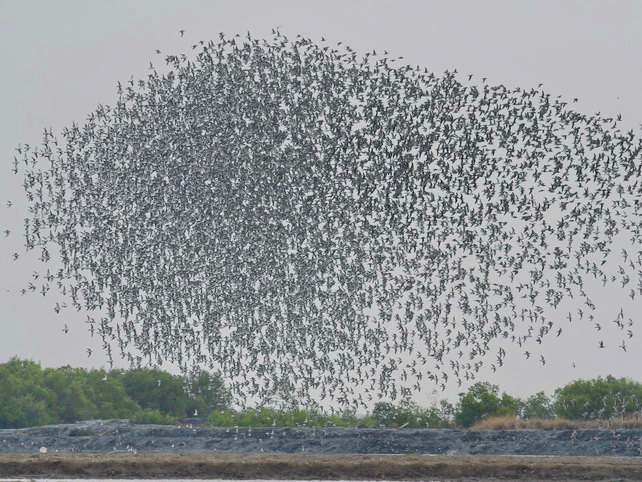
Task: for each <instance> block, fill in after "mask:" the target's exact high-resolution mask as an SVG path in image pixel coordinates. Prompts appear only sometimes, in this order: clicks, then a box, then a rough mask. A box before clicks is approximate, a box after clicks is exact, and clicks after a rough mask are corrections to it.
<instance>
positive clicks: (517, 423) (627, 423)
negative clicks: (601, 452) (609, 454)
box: [470, 416, 642, 430]
mask: <svg viewBox="0 0 642 482" xmlns="http://www.w3.org/2000/svg"><path fill="white" fill-rule="evenodd" d="M592 428H617V429H625V428H642V419H636V418H626V419H624V420H622V419H613V420H568V419H565V418H553V419H548V420H546V419H539V418H536V419H531V420H522V419H517V418H515V417H511V416H505V417H492V418H487V419H485V420H482V421H480V422H477V423H476V424H475V425H473V426H472V427H470V429H471V430H583V429H584V430H586V429H592Z"/></svg>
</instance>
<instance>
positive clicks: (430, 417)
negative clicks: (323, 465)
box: [0, 357, 642, 428]
mask: <svg viewBox="0 0 642 482" xmlns="http://www.w3.org/2000/svg"><path fill="white" fill-rule="evenodd" d="M232 406H233V399H232V396H231V395H230V392H229V390H228V389H227V388H226V386H225V383H224V382H223V380H222V378H221V376H220V375H219V374H217V373H210V372H207V371H200V372H196V373H194V374H192V375H190V376H188V377H187V378H186V379H185V378H183V377H180V376H175V375H172V374H170V373H168V372H166V371H163V370H159V369H153V368H136V369H131V370H122V369H114V370H102V369H92V370H86V369H84V368H73V367H70V366H64V367H60V368H42V367H41V366H40V364H39V363H36V362H34V361H32V360H25V359H20V358H17V357H13V358H11V359H10V360H9V361H8V362H6V363H2V364H0V428H20V427H28V426H37V425H47V424H57V423H73V422H76V421H78V420H91V419H113V418H120V419H131V420H133V421H134V422H137V423H162V424H175V423H178V421H179V420H180V419H183V418H189V417H199V418H204V419H207V423H208V424H211V425H216V426H228V427H232V426H239V427H242V426H254V427H259V426H276V427H283V426H297V425H298V426H352V427H371V428H374V427H402V426H403V427H410V428H426V427H428V428H440V427H453V428H468V427H472V426H473V425H475V424H476V423H479V422H480V421H482V420H486V419H489V418H492V417H499V416H508V417H517V418H520V419H524V420H533V419H538V420H540V419H545V420H546V419H568V420H608V419H619V418H621V419H625V418H627V417H636V418H638V417H640V415H642V384H640V383H638V382H635V381H633V380H630V379H628V378H615V377H613V376H610V375H609V376H607V377H605V378H602V377H598V378H596V379H593V380H575V381H573V382H571V383H569V384H567V385H565V386H563V387H560V388H558V389H556V390H555V392H554V395H553V396H552V397H549V396H547V395H546V394H545V393H544V392H539V393H536V394H535V395H533V396H531V397H528V398H526V399H520V398H517V397H513V396H511V395H509V394H507V393H505V392H502V393H500V390H499V387H498V386H497V385H493V384H490V383H487V382H478V383H476V384H474V385H473V386H471V387H470V388H469V389H468V390H467V391H466V392H462V393H460V394H459V398H458V400H457V402H456V403H454V404H453V403H450V402H449V401H447V400H440V401H438V402H433V403H431V404H429V405H428V406H421V405H419V404H417V403H415V402H411V401H401V402H399V403H392V402H378V403H376V404H375V405H374V407H373V409H372V411H371V412H368V413H367V414H366V415H365V416H357V415H356V414H355V413H354V412H350V411H346V412H343V413H338V414H327V413H324V412H322V411H318V410H310V409H307V410H306V409H303V408H300V407H296V406H292V407H291V408H289V409H276V408H274V407H256V408H251V407H250V408H245V409H243V410H235V409H233V408H231V407H232Z"/></svg>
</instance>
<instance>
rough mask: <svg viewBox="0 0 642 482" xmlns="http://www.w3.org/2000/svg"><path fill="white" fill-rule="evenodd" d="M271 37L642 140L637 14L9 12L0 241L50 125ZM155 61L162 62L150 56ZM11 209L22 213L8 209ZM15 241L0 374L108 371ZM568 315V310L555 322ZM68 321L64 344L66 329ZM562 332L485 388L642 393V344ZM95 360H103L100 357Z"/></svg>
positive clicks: (573, 5) (0, 284) (522, 10)
mask: <svg viewBox="0 0 642 482" xmlns="http://www.w3.org/2000/svg"><path fill="white" fill-rule="evenodd" d="M277 26H281V29H280V30H281V32H282V33H283V34H285V35H286V36H288V37H295V36H296V35H297V34H301V35H303V36H306V37H310V38H312V39H313V40H317V41H318V40H320V38H321V36H324V37H325V38H326V39H327V41H328V42H329V43H333V44H336V42H340V41H341V42H344V43H345V44H347V45H350V46H351V47H352V48H354V49H355V50H356V51H357V52H360V53H365V52H366V51H371V50H372V49H376V50H377V51H380V50H381V51H382V50H384V49H385V50H387V51H388V52H390V54H391V55H395V56H396V55H398V56H404V57H405V62H408V63H410V64H413V65H415V64H419V65H421V66H424V67H427V68H428V70H430V71H433V72H435V73H442V72H443V71H444V70H447V69H448V70H453V69H455V68H456V69H457V71H458V72H459V76H460V80H461V81H464V79H465V77H466V76H467V75H468V74H473V75H474V78H476V79H481V78H482V77H487V78H488V80H487V82H488V83H489V84H491V85H492V84H504V85H506V86H507V87H509V88H512V87H516V86H520V87H523V88H531V87H536V86H537V85H538V84H539V83H543V84H544V85H543V88H544V89H546V90H547V91H548V92H550V93H551V94H553V95H555V96H557V95H561V96H562V97H563V98H564V99H565V100H567V101H568V102H571V101H572V99H573V98H575V97H577V98H579V101H578V102H577V104H575V108H576V109H577V110H579V111H581V112H584V113H586V114H594V113H596V112H598V111H600V112H601V113H602V114H603V115H606V116H616V115H617V114H620V113H621V114H622V115H623V124H622V126H623V129H629V128H634V129H635V130H636V132H637V133H638V134H639V133H640V129H639V127H638V126H639V125H640V124H642V93H641V91H640V86H641V85H642V62H640V61H639V59H640V54H639V52H642V2H639V1H633V0H632V1H608V2H607V1H588V0H578V1H571V0H564V1H547V0H537V1H518V0H506V1H479V0H471V1H452V0H448V1H365V0H364V1H341V0H338V1H323V2H317V1H315V2H311V1H300V0H292V1H265V0H263V1H261V0H258V1H238V0H237V1H225V0H219V1H202V2H199V1H181V2H179V1H160V0H149V1H141V0H136V1H131V0H128V1H120V0H118V1H114V0H111V1H109V2H99V1H87V0H82V1H81V0H77V1H69V0H56V1H55V2H51V1H23V0H0V65H1V66H2V70H1V72H2V76H1V77H0V82H1V87H2V89H1V93H0V96H1V97H0V98H1V102H0V105H1V106H2V110H1V111H0V159H2V161H3V162H2V164H1V165H0V231H4V230H5V229H12V230H14V229H15V230H16V231H18V232H19V231H20V228H21V226H22V221H21V220H22V218H24V217H25V215H26V213H25V212H24V210H23V211H21V209H24V201H22V192H23V191H22V187H21V186H20V182H21V179H20V178H18V177H17V176H13V174H11V173H10V167H11V161H12V160H13V155H14V149H15V148H16V147H17V145H18V144H19V143H28V144H32V145H34V144H38V143H39V142H40V140H41V138H42V132H43V129H44V128H45V127H47V128H49V127H52V128H53V130H54V133H59V132H60V130H61V129H62V128H63V127H65V126H69V125H71V123H72V122H73V121H76V122H77V123H82V122H84V120H85V119H86V116H87V114H89V113H90V112H91V111H93V110H95V108H96V106H97V105H98V104H99V103H102V104H110V105H113V103H114V102H115V99H116V83H117V81H119V80H120V81H125V80H127V79H129V78H130V77H131V76H132V74H133V75H134V77H135V78H140V77H144V76H145V75H146V74H147V67H148V65H149V62H150V61H153V62H155V63H158V64H159V65H160V64H164V62H163V59H164V56H165V55H166V54H173V53H174V54H178V53H183V52H185V53H189V52H190V51H191V45H192V44H194V43H196V42H197V41H199V40H210V39H216V38H217V36H218V33H219V32H225V33H226V34H227V35H233V34H236V33H241V34H245V32H247V31H248V30H249V31H250V33H251V34H252V35H253V36H254V37H267V36H269V34H270V30H271V29H272V28H274V27H277ZM181 29H184V30H185V35H184V37H183V38H181V37H180V35H179V34H178V31H179V30H181ZM156 49H159V50H161V51H162V52H163V54H162V55H161V56H158V55H156V54H155V50H156ZM7 199H11V200H12V201H14V202H15V204H16V205H15V206H14V207H12V208H11V209H7V208H6V207H5V203H6V200H7ZM17 234H18V233H15V232H14V233H12V235H11V236H10V237H9V238H6V239H4V234H1V233H0V272H2V274H3V276H2V277H0V306H2V312H1V313H0V362H2V361H6V360H7V359H8V358H9V357H10V356H12V355H19V356H21V357H29V358H34V359H36V360H39V361H41V362H42V364H43V365H45V366H60V365H65V364H71V365H74V366H86V367H92V366H101V365H103V364H104V363H105V360H106V357H105V356H104V355H103V354H102V353H101V349H100V343H99V340H97V339H96V338H93V339H92V338H90V337H89V334H88V332H87V330H86V325H85V324H84V323H83V321H84V319H85V318H86V314H83V313H82V312H81V313H76V312H73V311H69V310H67V311H66V312H63V314H59V315H56V314H55V313H54V311H53V306H54V304H55V301H56V299H55V298H53V297H49V296H47V297H43V296H41V295H39V294H31V295H26V296H24V297H22V296H20V294H19V289H20V288H22V287H23V286H25V285H26V284H27V283H28V282H29V280H30V276H31V273H32V271H33V270H34V269H40V268H41V266H40V263H37V262H33V263H32V262H29V261H25V262H22V260H19V261H16V262H13V261H12V254H13V253H14V252H18V253H23V252H24V248H22V244H21V239H20V238H19V236H17ZM45 269H46V268H45ZM7 290H9V291H7ZM618 297H621V300H622V302H627V301H626V295H625V294H624V296H622V293H617V292H615V291H614V290H612V289H611V290H610V291H606V292H604V291H601V290H600V289H599V287H595V296H594V297H593V301H594V302H595V303H596V304H597V305H598V307H599V308H598V309H599V311H598V314H597V315H596V318H598V317H602V318H603V319H604V323H605V324H606V323H608V320H612V319H613V318H614V317H615V314H616V313H617V312H616V311H614V310H615V308H619V303H620V298H618ZM635 303H637V310H638V311H637V312H635V311H634V310H635V308H636V306H633V304H632V302H630V300H629V301H628V305H627V307H628V308H629V309H631V308H633V311H630V312H631V313H635V314H636V315H637V314H638V313H639V311H640V308H642V306H640V303H639V300H636V301H635ZM569 306H571V307H572V305H569ZM609 308H610V309H609ZM565 314H566V312H565V311H563V310H561V311H560V314H559V315H558V316H559V317H560V318H563V317H564V316H565ZM638 318H639V315H638ZM556 321H557V320H556ZM585 321H586V320H584V322H585ZM636 321H638V324H639V323H640V322H642V320H636ZM65 323H67V325H68V326H69V333H68V334H64V333H63V332H62V328H63V326H64V324H65ZM563 326H564V330H565V332H564V334H563V335H562V336H560V337H559V338H554V335H549V338H548V339H547V340H545V342H544V344H543V345H542V346H541V347H538V348H539V349H538V351H534V353H537V355H539V354H543V355H544V356H545V357H546V360H547V364H546V365H545V366H542V365H541V364H540V363H539V362H538V361H537V358H539V356H536V357H535V356H534V357H531V359H530V360H525V357H524V356H523V355H522V352H523V350H521V351H520V350H514V349H510V350H507V351H508V352H509V358H508V360H507V362H506V365H505V366H504V367H503V368H502V369H500V370H498V371H497V373H488V372H484V373H483V374H482V375H480V377H479V379H481V380H488V381H491V382H493V383H498V384H499V385H500V387H501V388H502V389H504V390H506V391H508V392H509V393H511V394H514V395H517V396H528V395H530V394H532V393H534V392H535V391H537V390H540V389H542V390H545V391H548V392H550V391H551V390H552V389H553V388H555V387H557V386H560V385H562V384H564V383H567V382H568V381H570V380H572V379H574V378H578V377H584V378H588V377H594V376H597V375H606V374H608V373H611V374H613V375H616V376H628V377H632V378H637V379H638V380H640V381H642V376H640V375H639V373H638V372H639V371H638V370H637V367H639V366H642V349H640V348H639V343H636V341H638V340H639V339H640V337H642V332H640V333H639V334H637V336H635V337H634V338H632V339H631V340H630V343H628V351H627V353H624V352H623V351H622V350H621V349H619V348H618V347H617V345H618V344H619V343H620V342H621V333H618V332H616V331H612V332H610V333H602V334H603V335H604V339H605V341H607V343H606V344H607V347H606V348H605V349H604V350H598V349H597V345H598V341H599V339H601V338H598V335H597V334H596V333H595V330H593V328H592V326H587V325H586V324H582V322H579V321H577V322H574V323H572V324H568V323H567V324H566V325H563ZM87 347H91V348H92V349H93V350H94V354H93V355H92V357H91V358H88V357H87V354H86V352H85V349H86V348H87ZM571 363H575V364H576V368H573V367H572V365H571ZM123 366H125V365H123ZM426 388H427V392H425V394H424V395H423V397H424V398H418V401H420V402H421V401H422V400H423V401H425V400H426V398H425V397H426V396H428V395H429V392H430V390H431V389H432V386H431V385H426ZM464 388H466V386H463V387H462V389H464ZM460 390H461V389H458V388H457V387H456V386H454V387H450V388H449V389H448V391H447V392H446V395H448V396H449V397H450V398H453V399H454V397H455V396H456V393H457V392H458V391H460ZM439 396H441V394H440V395H439Z"/></svg>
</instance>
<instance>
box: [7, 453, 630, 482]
mask: <svg viewBox="0 0 642 482" xmlns="http://www.w3.org/2000/svg"><path fill="white" fill-rule="evenodd" d="M10 477H48V478H121V479H122V478H146V479H150V478H151V479H153V478H159V479H161V478H162V479H168V478H202V479H207V478H212V479H389V480H391V479H392V480H402V479H424V480H425V479H451V480H452V479H477V478H479V479H522V480H534V479H539V480H568V479H576V480H577V479H584V480H604V479H611V480H613V479H618V480H622V479H628V480H642V460H641V459H640V458H633V457H558V456H552V457H529V456H496V455H435V456H433V455H416V454H413V455H378V454H358V455H355V454H352V455H328V454H309V455H305V454H267V453H264V454H99V453H84V454H63V453H57V454H44V455H41V454H38V455H35V454H0V478H10Z"/></svg>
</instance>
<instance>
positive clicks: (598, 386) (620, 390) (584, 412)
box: [553, 375, 642, 420]
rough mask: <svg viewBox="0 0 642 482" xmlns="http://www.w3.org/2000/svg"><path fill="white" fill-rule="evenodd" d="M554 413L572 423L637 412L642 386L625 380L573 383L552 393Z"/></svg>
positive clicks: (577, 381)
mask: <svg viewBox="0 0 642 482" xmlns="http://www.w3.org/2000/svg"><path fill="white" fill-rule="evenodd" d="M553 406H554V409H555V413H556V414H557V415H558V416H559V417H564V418H568V419H571V420H586V419H595V418H600V419H606V418H613V417H625V416H627V415H632V414H634V413H636V412H637V413H639V412H640V408H641V407H642V384H640V383H638V382H634V381H633V380H630V379H628V378H615V377H613V376H611V375H609V376H607V377H606V378H602V377H598V378H595V379H593V380H575V381H574V382H571V383H569V384H568V385H565V386H564V387H561V388H558V389H557V390H555V402H554V404H553Z"/></svg>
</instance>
